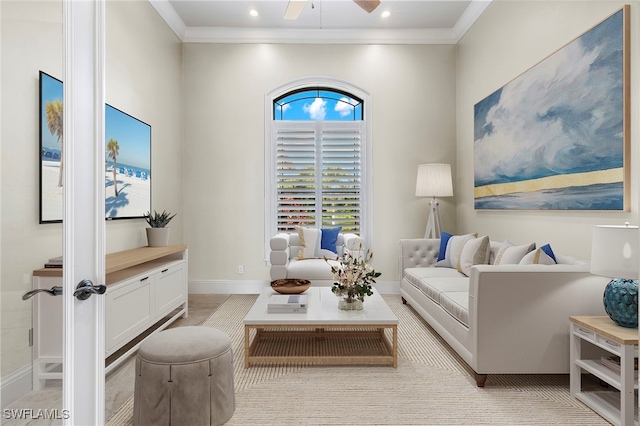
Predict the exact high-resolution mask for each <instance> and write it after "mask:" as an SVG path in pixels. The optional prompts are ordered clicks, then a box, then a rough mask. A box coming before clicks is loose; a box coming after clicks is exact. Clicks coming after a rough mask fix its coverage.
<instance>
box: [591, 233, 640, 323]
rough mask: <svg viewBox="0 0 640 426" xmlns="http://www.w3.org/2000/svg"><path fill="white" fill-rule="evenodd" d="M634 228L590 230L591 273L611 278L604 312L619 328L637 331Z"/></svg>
mask: <svg viewBox="0 0 640 426" xmlns="http://www.w3.org/2000/svg"><path fill="white" fill-rule="evenodd" d="M639 239H640V233H638V227H637V226H630V225H629V223H626V224H625V225H624V226H596V227H595V228H594V229H593V242H592V249H591V273H592V274H595V275H601V276H603V277H609V278H613V279H612V280H611V281H610V282H609V284H607V287H606V288H605V290H604V295H603V303H604V309H605V311H606V312H607V314H608V315H609V317H610V318H611V319H612V320H613V321H614V322H615V323H616V324H618V325H620V326H622V327H629V328H636V327H638V269H639V268H638V263H639V261H640V254H639V252H638V245H639V244H638V243H639V241H638V240H639Z"/></svg>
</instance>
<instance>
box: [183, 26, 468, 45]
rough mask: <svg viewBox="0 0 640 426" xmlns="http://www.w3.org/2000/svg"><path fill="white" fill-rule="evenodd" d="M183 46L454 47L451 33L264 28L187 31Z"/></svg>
mask: <svg viewBox="0 0 640 426" xmlns="http://www.w3.org/2000/svg"><path fill="white" fill-rule="evenodd" d="M183 41H184V42H185V43H270V44H277V43H282V44H455V43H456V40H455V37H454V32H453V30H451V29H444V30H417V29H412V30H376V29H369V30H333V29H312V30H291V29H272V28H271V29H264V28H212V27H187V30H186V32H185V36H184V40H183Z"/></svg>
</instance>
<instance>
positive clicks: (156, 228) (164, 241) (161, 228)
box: [143, 210, 175, 247]
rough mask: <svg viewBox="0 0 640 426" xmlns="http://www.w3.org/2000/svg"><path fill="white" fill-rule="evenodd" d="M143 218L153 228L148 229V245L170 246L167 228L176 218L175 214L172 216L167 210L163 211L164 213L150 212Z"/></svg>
mask: <svg viewBox="0 0 640 426" xmlns="http://www.w3.org/2000/svg"><path fill="white" fill-rule="evenodd" d="M143 217H144V219H145V220H146V221H147V223H148V224H149V226H150V227H151V228H147V243H148V244H149V247H164V246H167V245H169V228H166V226H167V225H168V224H169V222H171V219H173V218H174V217H175V214H171V213H169V212H167V211H166V210H163V211H162V213H158V212H157V211H155V210H154V211H153V214H152V213H151V212H150V211H149V212H146V213H145V214H144V216H143Z"/></svg>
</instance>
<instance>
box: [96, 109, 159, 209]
mask: <svg viewBox="0 0 640 426" xmlns="http://www.w3.org/2000/svg"><path fill="white" fill-rule="evenodd" d="M105 150H106V151H105V214H106V218H107V220H112V219H133V218H142V217H143V216H144V214H145V213H146V212H147V211H150V210H151V126H150V125H148V124H147V123H144V122H142V121H140V120H138V119H137V118H135V117H132V116H131V115H129V114H127V113H125V112H123V111H120V110H119V109H117V108H114V107H112V106H111V105H109V104H107V105H106V107H105Z"/></svg>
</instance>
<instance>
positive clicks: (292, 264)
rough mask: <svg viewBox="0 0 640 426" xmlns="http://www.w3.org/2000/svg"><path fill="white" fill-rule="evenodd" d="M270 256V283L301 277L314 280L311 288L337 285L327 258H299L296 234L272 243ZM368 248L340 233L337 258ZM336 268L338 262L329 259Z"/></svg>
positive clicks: (354, 236) (276, 238)
mask: <svg viewBox="0 0 640 426" xmlns="http://www.w3.org/2000/svg"><path fill="white" fill-rule="evenodd" d="M269 246H270V248H271V253H270V254H269V261H270V263H271V269H270V273H271V280H278V279H283V278H300V279H306V280H309V281H311V285H320V286H332V285H333V283H334V279H333V274H332V273H331V266H330V265H329V264H327V262H326V261H325V260H324V258H320V257H318V258H315V259H303V260H299V259H298V252H299V251H300V248H301V245H300V237H299V236H298V234H297V233H294V234H287V233H280V234H277V235H275V236H274V237H272V238H271V240H270V241H269ZM364 246H365V244H364V240H363V239H362V238H361V237H360V236H358V235H357V234H353V233H344V234H343V233H339V234H338V239H337V241H336V249H337V250H338V256H342V255H343V254H344V253H345V250H349V251H350V252H358V251H359V250H361V249H362V248H363V247H364ZM328 262H329V263H330V264H333V265H334V266H335V265H337V264H338V262H337V261H336V260H328Z"/></svg>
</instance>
